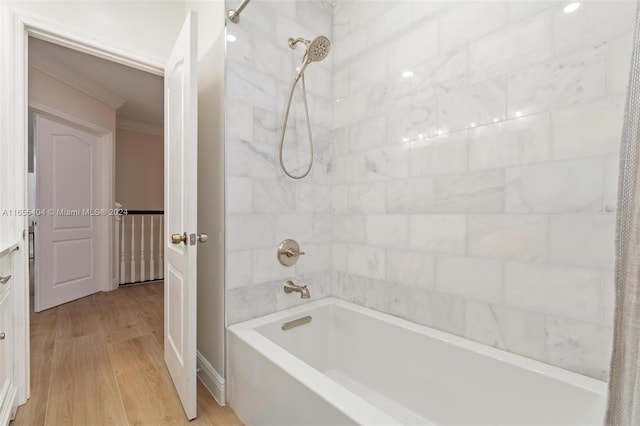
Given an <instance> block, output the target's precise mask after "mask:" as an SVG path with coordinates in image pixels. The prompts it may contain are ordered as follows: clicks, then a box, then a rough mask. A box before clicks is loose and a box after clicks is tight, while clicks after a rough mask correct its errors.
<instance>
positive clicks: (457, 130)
mask: <svg viewBox="0 0 640 426" xmlns="http://www.w3.org/2000/svg"><path fill="white" fill-rule="evenodd" d="M565 5H566V3H565V2H562V3H561V2H524V1H513V2H480V1H478V2H427V1H381V2H376V1H337V2H334V4H329V3H326V2H321V1H310V2H304V1H298V2H280V1H277V2H264V1H260V0H254V1H253V2H252V3H251V4H250V6H249V7H248V8H247V9H246V10H245V12H244V13H243V15H242V19H241V24H240V25H238V26H234V25H232V26H230V27H228V29H229V32H230V33H232V34H234V35H236V36H237V40H236V41H235V42H233V43H228V51H227V55H228V65H227V76H228V79H227V132H228V134H227V141H226V150H227V154H226V155H227V172H226V174H227V181H228V182H227V235H226V239H227V287H228V293H227V295H228V297H227V316H228V321H229V323H234V322H238V321H241V320H244V319H247V318H250V317H255V316H260V315H263V314H265V313H268V312H272V311H275V310H279V309H282V308H285V307H287V306H289V305H290V304H293V303H300V302H301V300H300V299H299V298H297V297H296V296H292V295H285V294H284V293H283V292H282V290H281V285H282V282H283V280H284V279H287V278H293V279H294V280H295V281H296V282H308V283H309V287H310V289H311V295H312V299H313V298H319V297H323V296H326V295H334V296H337V297H340V298H343V299H346V300H350V301H354V302H356V303H359V304H362V305H365V306H369V307H372V308H374V309H377V310H380V311H383V312H387V313H390V314H392V315H396V316H399V317H402V318H406V319H408V320H411V321H415V322H418V323H421V324H426V325H428V326H432V327H434V328H438V329H442V330H446V331H449V332H451V333H454V334H457V335H461V336H465V337H467V338H469V339H472V340H476V341H480V342H483V343H486V344H489V345H492V346H496V347H499V348H502V349H506V350H508V351H511V352H515V353H518V354H522V355H525V356H527V357H531V358H534V359H538V360H541V361H545V362H548V363H550V364H554V365H558V366H561V367H564V368H567V369H569V370H574V371H578V372H580V373H583V374H587V375H589V376H593V377H596V378H600V379H604V378H606V372H607V369H608V359H609V353H610V345H611V343H610V339H611V326H612V315H613V256H614V246H613V240H614V224H615V207H616V206H615V202H616V184H617V182H616V181H617V163H618V154H617V150H618V147H619V143H620V134H621V127H622V118H623V110H624V96H625V91H626V82H627V77H628V70H629V62H630V57H631V41H632V35H631V31H632V27H633V16H634V11H635V3H634V2H593V1H592V2H582V4H581V7H580V8H579V9H578V10H577V11H575V12H573V13H570V14H567V13H564V12H563V8H564V6H565ZM245 15H246V16H245ZM319 34H323V35H326V36H328V37H329V38H330V39H331V41H332V44H333V46H332V52H331V54H330V56H329V58H328V59H327V60H326V61H324V62H322V63H317V64H315V63H314V64H312V65H310V66H309V71H308V73H307V79H308V84H309V90H310V91H313V95H312V96H311V98H312V99H311V100H312V102H311V104H310V108H311V112H312V124H313V129H314V136H315V140H314V142H315V148H316V150H317V152H316V164H315V165H314V169H313V171H312V176H310V177H309V178H306V179H303V180H301V181H293V180H291V179H289V178H285V177H283V174H282V172H281V171H280V168H279V165H278V159H277V147H278V146H277V145H278V137H279V135H278V130H279V129H280V126H281V124H280V121H281V116H282V113H283V111H284V107H285V101H286V99H285V97H286V95H287V93H286V92H287V90H288V87H287V86H288V85H289V84H290V82H291V80H292V78H293V73H294V68H295V66H297V62H296V61H298V60H299V58H300V57H301V55H302V51H297V50H296V51H293V53H292V51H291V50H290V49H289V48H288V47H287V45H286V40H287V39H288V37H298V36H305V37H307V38H313V37H314V36H316V35H319ZM294 58H295V60H294ZM294 108H296V109H298V110H300V108H301V104H299V103H297V104H295V105H294ZM299 112H300V111H298V115H297V117H296V120H295V121H296V124H297V127H298V128H299V129H302V130H304V127H303V122H302V121H299V120H300V119H301V118H302V116H301V115H300V113H299ZM302 130H299V131H298V141H297V143H294V142H293V139H292V141H291V142H290V145H289V146H292V147H295V148H296V149H295V150H292V151H291V152H289V153H288V155H289V157H288V158H289V160H290V161H292V164H302V163H303V162H304V152H297V150H304V143H305V139H304V137H302V136H304V133H303V132H302ZM293 133H294V132H293V131H292V134H293ZM297 161H299V162H300V163H296V162H297ZM284 238H295V239H297V240H299V241H300V242H301V244H302V249H303V250H305V251H306V252H307V254H306V256H303V257H302V258H301V260H300V261H299V262H298V265H297V266H296V268H295V270H293V269H292V270H289V269H287V268H284V267H280V265H279V264H278V263H277V260H276V255H275V248H276V246H277V244H278V242H279V241H280V240H282V239H284Z"/></svg>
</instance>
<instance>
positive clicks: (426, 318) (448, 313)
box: [407, 288, 465, 336]
mask: <svg viewBox="0 0 640 426" xmlns="http://www.w3.org/2000/svg"><path fill="white" fill-rule="evenodd" d="M410 291H411V292H412V293H411V298H410V300H409V303H408V305H409V309H408V315H407V319H408V320H409V321H413V322H417V323H418V324H423V325H426V326H428V327H433V328H436V329H439V330H443V331H446V332H449V333H453V334H457V335H458V336H463V335H464V314H465V312H464V305H465V299H464V298H462V297H457V296H452V295H449V294H442V293H436V292H434V291H431V290H428V289H422V288H415V289H413V290H410Z"/></svg>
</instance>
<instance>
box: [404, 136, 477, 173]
mask: <svg viewBox="0 0 640 426" xmlns="http://www.w3.org/2000/svg"><path fill="white" fill-rule="evenodd" d="M407 146H408V147H409V148H410V151H411V152H410V154H409V155H410V157H411V160H410V161H411V175H412V176H429V175H436V174H443V173H457V172H464V171H466V170H467V132H466V131H462V132H456V133H451V134H448V135H443V136H438V137H434V138H431V139H428V140H424V141H417V142H414V143H410V144H407Z"/></svg>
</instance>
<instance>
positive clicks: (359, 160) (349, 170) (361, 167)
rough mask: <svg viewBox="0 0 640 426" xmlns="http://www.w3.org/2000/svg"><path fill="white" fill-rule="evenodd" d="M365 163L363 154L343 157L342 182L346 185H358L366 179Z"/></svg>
mask: <svg viewBox="0 0 640 426" xmlns="http://www.w3.org/2000/svg"><path fill="white" fill-rule="evenodd" d="M366 166H367V162H366V158H365V154H364V153H362V152H359V153H357V154H353V155H347V156H345V157H344V167H345V171H344V181H345V182H346V183H360V182H364V181H366V179H367V169H366Z"/></svg>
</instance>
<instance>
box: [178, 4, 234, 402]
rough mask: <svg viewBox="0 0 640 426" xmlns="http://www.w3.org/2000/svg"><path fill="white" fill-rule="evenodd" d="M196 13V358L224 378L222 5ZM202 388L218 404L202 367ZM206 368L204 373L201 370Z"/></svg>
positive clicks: (201, 6) (205, 6) (200, 8)
mask: <svg viewBox="0 0 640 426" xmlns="http://www.w3.org/2000/svg"><path fill="white" fill-rule="evenodd" d="M186 7H187V9H191V10H194V11H196V12H197V13H198V232H200V233H206V234H208V235H209V241H208V242H207V243H205V244H200V245H198V338H197V340H198V344H197V346H198V352H199V353H200V356H201V357H202V358H204V359H205V360H206V361H207V362H208V364H209V365H210V366H211V368H213V369H214V370H215V373H217V375H219V376H221V377H222V378H224V375H225V314H224V309H225V306H224V303H225V297H224V129H225V127H224V58H225V56H224V43H225V41H224V25H225V9H224V2H223V1H213V2H187V5H186ZM200 367H201V373H200V374H199V375H200V376H201V377H203V373H204V374H205V377H203V381H204V383H205V384H206V385H207V387H209V388H210V390H211V391H212V393H213V394H214V396H216V398H217V399H218V400H219V401H220V398H221V397H223V396H221V394H220V392H219V391H220V388H218V389H216V386H218V387H220V383H219V382H218V383H212V382H211V381H210V380H212V378H211V377H210V376H206V374H207V373H209V372H208V371H207V372H204V371H203V370H205V369H206V368H208V366H203V365H202V364H201V363H200ZM203 367H204V368H203Z"/></svg>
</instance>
